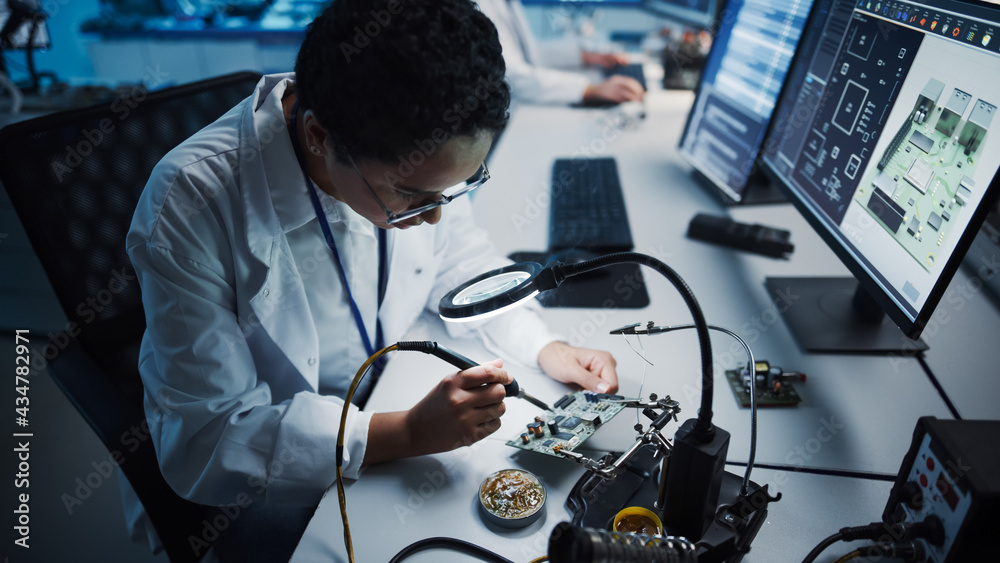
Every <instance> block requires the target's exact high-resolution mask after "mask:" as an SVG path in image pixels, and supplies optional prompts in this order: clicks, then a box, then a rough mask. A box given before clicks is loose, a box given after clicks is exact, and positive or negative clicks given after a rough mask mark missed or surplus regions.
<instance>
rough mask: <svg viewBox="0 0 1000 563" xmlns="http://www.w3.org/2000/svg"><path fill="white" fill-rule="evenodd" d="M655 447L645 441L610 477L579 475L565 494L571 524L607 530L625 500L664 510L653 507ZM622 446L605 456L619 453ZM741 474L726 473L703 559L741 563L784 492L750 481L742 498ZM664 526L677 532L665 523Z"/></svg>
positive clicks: (703, 542) (700, 545) (706, 562)
mask: <svg viewBox="0 0 1000 563" xmlns="http://www.w3.org/2000/svg"><path fill="white" fill-rule="evenodd" d="M655 452H656V448H655V447H653V446H651V445H650V446H644V447H643V448H641V449H640V450H639V451H638V452H637V453H636V454H635V455H634V456H633V457H632V458H631V459H630V460H629V461H628V463H626V465H625V467H624V468H623V471H622V472H621V473H620V474H619V475H618V477H616V478H615V479H614V480H612V481H610V482H609V481H605V480H603V479H601V478H600V477H598V476H596V475H594V474H592V473H586V474H585V475H584V476H583V477H581V478H580V480H579V481H577V483H576V485H574V486H573V490H572V491H570V494H569V496H568V497H567V498H566V508H567V509H569V511H570V513H571V514H572V515H573V521H572V522H573V524H575V525H578V526H584V527H587V528H598V529H604V530H608V529H610V528H611V525H612V522H613V520H614V517H615V515H616V514H617V513H618V511H620V510H621V509H622V508H625V507H626V506H641V507H643V508H647V509H649V510H652V511H653V512H656V513H657V514H658V515H662V511H661V510H659V509H657V508H655V507H654V503H655V502H656V497H657V491H658V484H657V480H658V478H659V473H660V472H659V463H660V460H659V459H654V457H653V454H654V453H655ZM620 455H621V452H612V453H610V454H607V455H606V456H605V459H607V460H614V459H617V458H618V457H619V456H620ZM742 483H743V479H742V477H739V476H737V475H734V474H732V473H729V472H723V474H722V488H721V492H720V494H719V505H718V507H716V510H715V517H714V518H713V520H712V523H711V525H709V527H708V529H707V530H706V531H705V534H704V535H703V536H702V538H701V539H700V540H699V541H698V552H697V555H698V561H699V563H723V562H724V563H738V562H739V561H742V560H743V556H744V555H746V553H747V552H749V551H750V543H751V542H752V541H753V539H754V538H755V537H756V536H757V532H758V530H760V527H761V525H762V524H763V523H764V521H765V520H767V505H768V504H769V503H771V502H774V501H776V500H778V498H780V495H779V496H778V498H775V497H771V496H770V494H769V493H768V491H767V486H766V485H765V486H764V487H760V486H759V485H757V484H756V483H754V482H752V481H751V482H750V491H751V492H750V495H749V496H748V497H747V498H740V495H739V493H740V486H741V485H742ZM664 532H665V533H666V534H668V535H677V534H676V533H675V532H672V531H671V530H670V528H669V527H667V528H666V529H665V530H664Z"/></svg>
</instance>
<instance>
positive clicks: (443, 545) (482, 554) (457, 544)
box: [389, 537, 514, 563]
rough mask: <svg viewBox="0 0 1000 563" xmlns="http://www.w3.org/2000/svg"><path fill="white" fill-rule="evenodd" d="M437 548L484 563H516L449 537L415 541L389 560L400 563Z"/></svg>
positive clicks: (482, 548) (392, 562)
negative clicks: (462, 554) (483, 562)
mask: <svg viewBox="0 0 1000 563" xmlns="http://www.w3.org/2000/svg"><path fill="white" fill-rule="evenodd" d="M435 548H440V549H450V550H452V551H460V552H462V553H466V554H468V555H472V556H474V557H478V558H479V559H482V560H483V561H495V562H496V563H514V562H513V561H511V560H510V559H507V558H506V557H504V556H502V555H500V554H498V553H494V552H492V551H490V550H488V549H486V548H485V547H480V546H478V545H476V544H474V543H469V542H467V541H464V540H459V539H455V538H448V537H435V538H427V539H422V540H419V541H415V542H413V543H411V544H410V545H408V546H406V547H404V548H403V549H402V550H400V552H399V553H397V554H396V555H394V556H393V558H392V559H390V560H389V563H398V562H399V561H402V560H403V559H406V558H407V557H409V556H411V555H413V554H414V553H418V552H420V551H425V550H428V549H435Z"/></svg>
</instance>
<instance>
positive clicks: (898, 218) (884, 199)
mask: <svg viewBox="0 0 1000 563" xmlns="http://www.w3.org/2000/svg"><path fill="white" fill-rule="evenodd" d="M868 209H870V210H871V212H872V213H873V214H874V215H875V216H876V217H878V218H879V219H880V220H881V221H882V223H883V224H884V225H885V226H886V227H887V228H888V229H889V230H890V231H892V232H893V233H896V232H898V231H899V226H900V225H902V224H903V217H904V216H906V212H905V211H903V208H902V207H900V206H899V204H898V203H896V202H895V201H892V200H891V199H889V196H887V195H885V192H883V191H882V190H880V189H878V188H875V190H873V191H872V197H871V199H869V200H868Z"/></svg>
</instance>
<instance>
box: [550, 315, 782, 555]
mask: <svg viewBox="0 0 1000 563" xmlns="http://www.w3.org/2000/svg"><path fill="white" fill-rule="evenodd" d="M640 326H641V325H640V324H639V323H636V324H632V325H628V326H625V327H622V328H619V329H616V330H613V331H611V333H612V334H661V333H665V332H670V331H672V330H676V329H680V328H691V325H678V326H675V327H656V326H653V323H652V322H650V323H648V324H647V326H646V327H643V328H639V327H640ZM615 402H618V403H624V404H625V406H626V407H630V408H641V409H642V413H643V415H644V416H646V417H647V418H649V419H650V420H651V421H652V422H651V423H650V425H649V428H648V429H647V430H646V431H645V432H643V428H642V425H641V424H636V426H635V430H636V432H638V433H639V435H638V437H637V439H636V441H635V443H634V444H633V445H632V447H631V448H629V449H628V450H626V451H625V452H624V453H621V454H617V453H614V452H611V453H608V454H606V455H605V456H604V457H602V458H601V459H600V460H596V461H595V460H593V459H590V458H588V457H586V456H583V455H581V454H578V453H576V452H571V451H563V452H560V453H561V454H562V455H563V456H564V457H566V458H567V459H570V460H572V461H575V462H577V463H579V464H580V465H582V466H583V467H584V468H585V469H586V470H587V474H585V475H584V476H583V477H581V478H580V480H579V481H578V482H577V483H576V485H575V486H574V487H573V490H572V491H571V492H570V494H569V496H568V497H567V499H566V507H567V508H568V509H569V511H570V512H571V513H572V514H573V520H572V523H573V524H574V525H577V526H582V527H584V528H594V529H605V530H606V529H609V528H610V527H611V523H612V521H613V519H614V517H615V515H616V514H617V513H618V511H619V510H621V509H622V508H624V507H627V506H641V507H643V508H647V509H649V510H652V511H654V512H656V513H658V514H660V515H665V511H666V510H667V509H668V507H667V501H668V499H667V487H666V483H667V472H668V468H669V461H670V453H671V451H672V450H673V442H671V440H669V439H668V438H666V437H665V436H663V434H662V432H661V431H662V429H663V427H664V426H666V424H667V423H668V422H670V421H671V420H673V421H674V422H677V415H678V413H680V412H681V409H680V405H679V403H678V402H677V401H674V400H672V399H671V398H670V396H669V395H668V396H666V397H664V398H657V396H656V395H655V394H650V396H649V400H647V401H643V400H641V399H624V400H620V401H615ZM780 498H781V494H780V493H778V495H777V496H771V495H770V494H769V492H768V486H767V485H764V486H763V487H761V486H759V485H757V484H756V483H753V482H750V481H748V480H744V479H741V478H740V477H738V476H737V475H734V474H732V473H728V472H722V485H721V488H720V491H719V502H718V505H717V506H716V507H715V510H714V517H713V520H712V523H711V524H710V525H709V526H708V528H707V529H706V530H705V532H704V534H702V535H701V537H700V538H693V537H689V538H687V539H688V540H690V541H692V542H694V544H695V547H696V552H695V553H696V556H697V560H698V561H699V562H702V563H706V562H707V563H712V562H726V563H736V562H738V561H741V560H742V559H743V556H744V555H745V554H746V553H747V552H748V551H749V550H750V543H751V542H752V541H753V539H754V537H756V535H757V532H758V530H759V529H760V526H761V525H762V524H763V523H764V521H765V520H766V519H767V505H768V504H770V503H771V502H775V501H777V500H779V499H780ZM661 520H664V521H666V520H667V519H666V518H661ZM664 528H665V529H664V535H678V536H679V535H681V534H677V533H675V532H674V531H673V530H671V529H670V527H669V525H665V527H664Z"/></svg>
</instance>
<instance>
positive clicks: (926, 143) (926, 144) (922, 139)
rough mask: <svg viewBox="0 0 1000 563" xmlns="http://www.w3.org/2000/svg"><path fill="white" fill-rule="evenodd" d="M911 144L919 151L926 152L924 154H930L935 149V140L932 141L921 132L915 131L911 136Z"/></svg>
mask: <svg viewBox="0 0 1000 563" xmlns="http://www.w3.org/2000/svg"><path fill="white" fill-rule="evenodd" d="M910 143H911V144H912V145H913V146H915V147H917V148H918V149H920V150H922V151H924V153H929V152H931V149H933V148H934V139H931V138H930V137H928V136H927V135H924V134H923V133H921V132H920V131H914V132H913V133H912V134H910Z"/></svg>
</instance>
